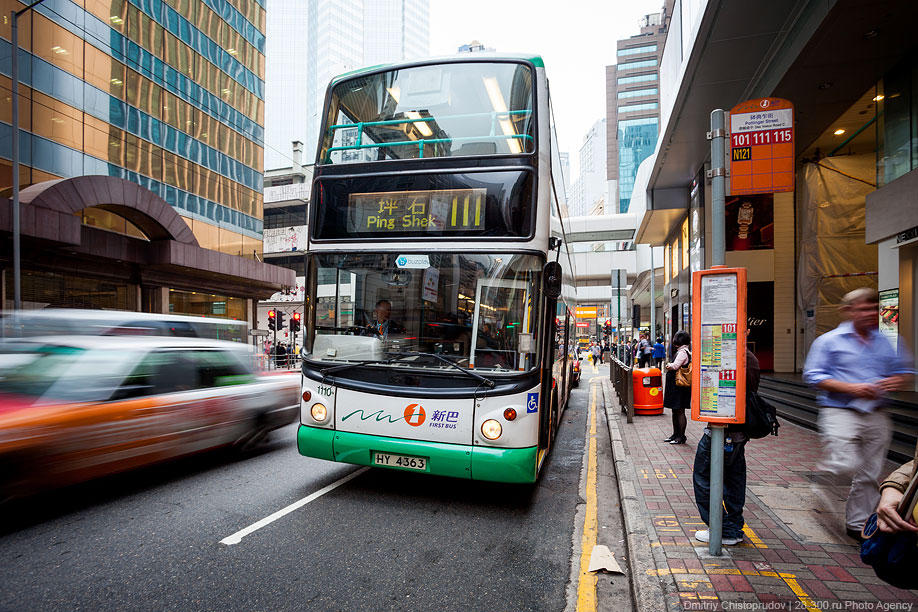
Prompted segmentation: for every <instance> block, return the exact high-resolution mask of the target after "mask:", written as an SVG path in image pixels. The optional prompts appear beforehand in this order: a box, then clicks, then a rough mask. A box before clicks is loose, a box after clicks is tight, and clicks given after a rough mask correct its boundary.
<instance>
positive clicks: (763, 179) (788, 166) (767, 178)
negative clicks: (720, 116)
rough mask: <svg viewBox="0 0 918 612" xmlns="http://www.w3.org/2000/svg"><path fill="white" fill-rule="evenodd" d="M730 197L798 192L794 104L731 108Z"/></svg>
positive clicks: (771, 101)
mask: <svg viewBox="0 0 918 612" xmlns="http://www.w3.org/2000/svg"><path fill="white" fill-rule="evenodd" d="M729 160H730V195H749V194H753V193H775V192H779V191H793V190H794V105H793V104H791V103H790V102H788V101H787V100H782V99H781V98H758V99H755V100H747V101H745V102H743V103H741V104H737V105H736V106H734V107H733V108H731V109H730V157H729Z"/></svg>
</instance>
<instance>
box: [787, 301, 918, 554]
mask: <svg viewBox="0 0 918 612" xmlns="http://www.w3.org/2000/svg"><path fill="white" fill-rule="evenodd" d="M841 311H842V314H843V315H844V317H845V318H846V319H847V320H846V321H845V322H843V323H841V324H840V325H839V326H838V327H836V328H835V329H833V330H832V331H830V332H827V333H825V334H823V335H822V336H820V337H819V338H817V339H816V341H815V342H813V345H812V346H811V347H810V352H809V355H808V356H807V359H806V365H805V366H804V369H803V378H804V380H806V382H807V383H808V384H810V385H813V386H814V387H816V388H817V389H819V391H820V393H819V404H820V406H821V408H820V410H819V417H818V419H817V422H818V425H819V433H820V437H821V438H822V443H823V450H824V452H823V457H822V460H821V461H820V464H819V469H820V471H822V472H824V473H826V474H827V475H828V476H830V477H831V479H832V480H833V481H834V482H835V483H844V484H847V483H848V482H850V483H851V489H850V490H849V492H848V502H847V505H846V507H845V526H846V528H847V532H848V535H850V536H852V537H854V538H856V539H860V532H861V529H862V528H863V526H864V522H865V521H866V520H867V518H868V517H869V516H870V514H871V513H872V512H873V511H874V508H876V507H877V502H878V501H879V499H880V493H879V490H878V488H877V484H878V481H879V478H880V472H881V471H882V469H883V463H884V461H885V460H886V451H887V449H888V447H889V441H890V438H891V437H892V430H891V428H890V423H889V416H888V415H887V414H886V412H885V411H884V410H883V405H884V403H885V397H886V394H887V393H888V392H890V391H895V390H897V389H904V388H905V387H906V386H907V385H909V384H910V383H911V380H912V375H913V374H914V372H913V370H912V368H911V365H910V364H911V356H910V355H909V353H908V350H907V349H906V348H905V347H904V346H903V345H902V342H901V341H900V342H899V347H898V350H897V349H896V348H894V347H893V346H892V344H891V343H890V341H889V340H888V339H887V338H885V337H883V336H882V335H881V334H880V332H879V330H878V324H879V319H878V315H879V296H878V295H877V292H876V291H875V290H873V289H870V288H867V287H862V288H860V289H855V290H854V291H851V292H850V293H848V294H847V295H845V296H844V297H843V298H842V308H841Z"/></svg>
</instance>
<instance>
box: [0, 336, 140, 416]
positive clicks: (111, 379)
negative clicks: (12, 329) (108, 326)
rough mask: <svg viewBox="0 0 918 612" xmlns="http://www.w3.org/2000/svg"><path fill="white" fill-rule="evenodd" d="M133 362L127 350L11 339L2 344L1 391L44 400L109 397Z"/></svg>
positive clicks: (99, 398) (84, 400)
mask: <svg viewBox="0 0 918 612" xmlns="http://www.w3.org/2000/svg"><path fill="white" fill-rule="evenodd" d="M133 362H134V358H133V356H132V354H131V353H130V352H126V351H123V350H102V349H85V348H80V347H74V346H61V345H50V344H45V345H36V344H30V343H8V344H5V345H3V346H0V392H2V393H10V394H14V395H22V396H26V397H30V398H34V399H40V400H41V401H43V402H45V401H49V402H55V401H66V402H92V401H102V400H107V399H109V398H110V397H111V395H112V393H113V392H114V391H115V389H117V388H118V386H119V385H120V384H121V382H122V381H123V380H124V377H125V376H126V375H127V373H128V371H129V369H130V367H131V365H132V364H133Z"/></svg>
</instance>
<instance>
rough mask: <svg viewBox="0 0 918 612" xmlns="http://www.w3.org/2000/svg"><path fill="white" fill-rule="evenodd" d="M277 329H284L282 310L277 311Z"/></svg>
mask: <svg viewBox="0 0 918 612" xmlns="http://www.w3.org/2000/svg"><path fill="white" fill-rule="evenodd" d="M276 325H277V330H278V331H280V330H282V329H284V312H283V311H282V310H278V311H277V323H276Z"/></svg>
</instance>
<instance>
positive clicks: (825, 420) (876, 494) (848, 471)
mask: <svg viewBox="0 0 918 612" xmlns="http://www.w3.org/2000/svg"><path fill="white" fill-rule="evenodd" d="M817 423H818V425H819V435H820V438H821V439H822V448H823V455H822V459H821V461H820V462H819V465H818V468H817V469H819V470H820V471H821V472H824V473H825V475H826V476H829V477H830V478H831V480H832V481H834V483H835V484H841V485H845V486H847V485H848V484H850V485H851V488H850V489H849V491H848V503H847V504H846V505H845V527H846V528H848V529H855V530H857V531H860V530H861V528H862V527H863V526H864V523H865V522H866V521H867V518H868V517H869V516H870V515H871V514H873V512H875V511H876V508H877V504H878V503H879V501H880V491H879V488H878V487H879V481H880V476H881V475H882V474H881V471H882V470H883V466H884V464H885V463H886V451H887V450H888V449H889V442H890V440H891V439H892V428H891V426H890V421H889V416H888V415H887V414H886V413H885V412H884V411H883V410H882V409H880V410H877V411H875V412H870V413H862V412H857V411H856V410H851V409H848V408H827V407H824V406H823V407H821V408H820V409H819V417H818V419H817Z"/></svg>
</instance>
